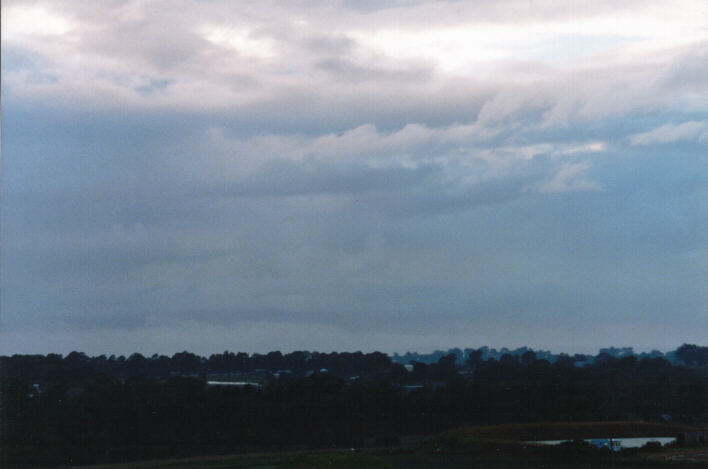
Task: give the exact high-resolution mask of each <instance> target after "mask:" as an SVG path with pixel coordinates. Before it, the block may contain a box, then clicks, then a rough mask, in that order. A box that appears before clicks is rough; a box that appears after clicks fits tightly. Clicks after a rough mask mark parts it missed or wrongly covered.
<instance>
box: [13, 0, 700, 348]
mask: <svg viewBox="0 0 708 469" xmlns="http://www.w3.org/2000/svg"><path fill="white" fill-rule="evenodd" d="M617 5H618V2H616V1H614V0H613V1H605V0H598V1H594V2H587V1H586V0H582V1H578V0H538V1H533V2H532V1H528V0H500V1H495V2H488V1H434V2H433V1H422V0H421V1H403V0H390V1H388V0H380V1H371V0H361V1H355V0H351V1H349V0H341V1H337V0H331V1H318V0H315V1H312V0H311V1H286V2H283V1H269V0H263V1H259V2H235V1H234V2H232V1H215V0H174V1H170V2H168V3H165V2H157V1H150V0H126V1H113V0H101V1H95V2H85V1H80V0H61V1H32V0H7V1H4V2H3V14H2V140H1V142H2V177H1V186H2V207H1V212H0V222H1V223H0V240H1V251H0V256H1V257H0V260H1V262H0V273H1V283H0V286H1V290H2V291H1V295H0V354H13V353H49V352H58V353H68V352H69V351H72V350H80V351H84V352H86V353H89V354H100V353H106V354H111V353H116V354H118V353H124V354H129V353H132V352H141V353H146V354H152V353H168V354H170V353H175V352H178V351H181V350H185V349H186V350H190V351H192V352H195V353H200V354H210V353H219V352H222V351H224V350H230V351H246V352H267V351H270V350H276V349H277V350H282V351H291V350H319V351H332V350H337V351H345V350H348V351H353V350H364V351H372V350H381V351H384V352H389V353H391V352H405V351H407V350H411V351H419V352H425V351H430V350H433V349H435V348H448V347H479V346H482V345H489V346H496V347H501V346H507V347H515V346H522V345H528V346H531V347H535V348H543V349H550V350H552V351H556V352H559V351H566V352H585V353H587V352H592V351H597V349H598V348H599V347H605V346H609V345H622V346H634V347H635V348H636V349H639V350H650V349H653V348H657V349H660V350H664V351H667V350H672V349H675V348H676V347H677V346H679V345H681V344H682V343H699V344H706V337H708V3H706V2H705V0H675V1H671V2H666V1H663V0H661V1H652V0H641V1H639V0H637V1H633V0H629V1H624V2H620V3H619V5H621V6H617Z"/></svg>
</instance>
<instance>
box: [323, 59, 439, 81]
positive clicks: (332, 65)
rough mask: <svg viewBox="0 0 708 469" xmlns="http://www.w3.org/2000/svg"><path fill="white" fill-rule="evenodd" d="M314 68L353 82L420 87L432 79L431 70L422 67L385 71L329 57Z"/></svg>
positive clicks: (384, 69) (380, 68) (381, 68)
mask: <svg viewBox="0 0 708 469" xmlns="http://www.w3.org/2000/svg"><path fill="white" fill-rule="evenodd" d="M315 67H316V68H318V69H320V70H323V71H325V72H328V73H331V74H332V75H333V76H334V77H335V78H337V79H341V80H347V81H353V82H360V81H376V82H377V83H380V82H382V81H391V80H393V81H396V82H397V83H400V82H405V81H415V82H416V84H417V85H420V84H422V83H424V82H426V81H428V80H429V79H430V78H431V77H432V75H433V74H432V69H426V68H422V67H418V68H410V69H401V68H398V69H386V68H383V67H372V66H366V65H360V64H357V63H355V62H353V61H350V60H344V59H340V58H338V57H330V58H327V59H323V60H320V61H318V62H317V63H316V65H315Z"/></svg>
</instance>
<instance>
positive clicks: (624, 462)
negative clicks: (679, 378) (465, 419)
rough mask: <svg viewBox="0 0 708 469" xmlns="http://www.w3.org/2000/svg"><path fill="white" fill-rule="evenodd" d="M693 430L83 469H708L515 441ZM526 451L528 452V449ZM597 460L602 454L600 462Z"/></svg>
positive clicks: (486, 433) (435, 441) (565, 426)
mask: <svg viewBox="0 0 708 469" xmlns="http://www.w3.org/2000/svg"><path fill="white" fill-rule="evenodd" d="M691 430H695V428H693V427H685V426H676V425H664V424H653V423H643V422H589V423H538V424H515V425H498V426H491V427H463V428H458V429H454V430H450V431H447V432H444V433H442V434H440V435H435V436H433V437H430V438H427V439H425V441H423V442H418V443H411V444H409V445H404V446H403V447H395V448H366V449H364V450H362V451H356V452H355V451H351V450H348V449H347V450H344V449H340V450H319V451H291V452H278V453H262V454H244V455H229V456H210V457H199V458H189V459H174V460H161V461H143V462H135V463H124V464H111V465H100V466H90V468H91V469H173V468H174V469H199V468H205V469H323V468H327V469H339V468H341V469H402V468H405V469H426V468H429V469H463V468H464V469H522V468H523V469H541V468H545V469H605V468H614V467H617V468H620V467H621V468H625V469H640V468H647V467H665V468H678V467H680V468H699V467H701V468H703V467H705V468H708V448H705V447H700V448H685V449H684V448H670V449H669V448H667V449H664V450H662V451H660V452H658V453H636V454H634V453H632V454H630V455H629V456H626V455H623V456H621V457H619V456H618V457H615V456H614V455H607V456H606V459H605V460H603V459H600V460H598V459H597V458H594V459H593V458H585V457H584V456H583V455H579V456H577V455H573V454H570V455H569V454H568V453H567V452H566V453H564V454H562V455H561V454H559V453H558V454H556V453H553V452H533V451H529V450H528V449H524V444H523V443H522V442H523V441H530V440H546V439H581V438H592V437H609V436H612V437H615V438H621V437H632V436H635V437H636V436H673V435H676V434H678V433H679V432H682V431H691ZM530 448H534V446H531V447H530ZM603 457H605V456H603Z"/></svg>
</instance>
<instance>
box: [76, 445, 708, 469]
mask: <svg viewBox="0 0 708 469" xmlns="http://www.w3.org/2000/svg"><path fill="white" fill-rule="evenodd" d="M651 467H656V468H662V467H664V468H704V467H708V449H706V448H691V449H672V450H666V451H665V452H662V453H661V454H660V455H658V456H657V455H654V457H647V456H634V457H630V458H620V457H617V458H616V459H608V460H605V461H583V460H582V459H581V458H576V459H573V458H571V459H553V458H548V457H545V458H542V457H541V458H540V457H536V458H531V459H528V458H522V457H519V456H517V455H505V454H496V455H472V454H451V453H426V452H419V451H395V450H394V451H389V450H376V451H368V452H361V453H353V452H351V451H349V450H346V451H345V450H339V451H318V452H303V453H274V454H260V455H240V456H218V457H205V458H191V459H179V460H165V461H146V462H134V463H126V464H112V465H101V466H90V469H172V468H175V469H201V468H209V469H266V468H267V469H324V468H327V469H332V468H337V469H339V468H341V469H399V468H406V469H541V468H544V469H606V468H624V469H640V468H651Z"/></svg>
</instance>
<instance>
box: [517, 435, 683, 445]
mask: <svg viewBox="0 0 708 469" xmlns="http://www.w3.org/2000/svg"><path fill="white" fill-rule="evenodd" d="M597 439H604V438H589V439H585V440H583V441H587V442H588V443H590V442H591V441H593V440H597ZM613 440H614V441H619V442H620V444H621V447H622V448H641V447H642V446H644V445H645V444H647V443H648V442H650V441H658V442H659V443H661V444H662V446H663V445H665V444H667V443H673V442H674V441H676V438H675V437H673V436H650V437H641V438H613ZM564 441H569V440H542V441H527V443H536V444H540V445H559V444H561V443H563V442H564Z"/></svg>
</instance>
